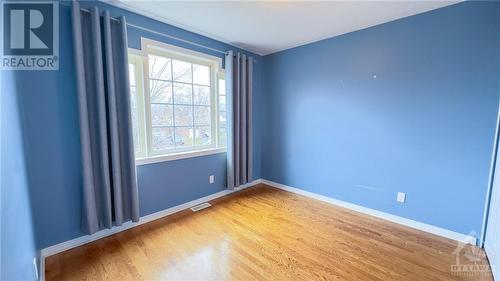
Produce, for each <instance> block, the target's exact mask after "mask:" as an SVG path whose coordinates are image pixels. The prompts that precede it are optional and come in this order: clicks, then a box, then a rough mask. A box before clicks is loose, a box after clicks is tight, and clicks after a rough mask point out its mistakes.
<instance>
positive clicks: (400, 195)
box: [397, 192, 406, 203]
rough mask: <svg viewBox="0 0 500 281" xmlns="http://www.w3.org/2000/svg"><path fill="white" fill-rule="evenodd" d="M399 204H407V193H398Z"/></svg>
mask: <svg viewBox="0 0 500 281" xmlns="http://www.w3.org/2000/svg"><path fill="white" fill-rule="evenodd" d="M397 200H398V202H399V203H404V202H406V193H404V192H398V199H397Z"/></svg>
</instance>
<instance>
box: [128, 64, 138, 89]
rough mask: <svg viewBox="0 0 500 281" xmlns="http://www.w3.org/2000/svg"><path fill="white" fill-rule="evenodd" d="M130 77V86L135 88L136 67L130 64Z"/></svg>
mask: <svg viewBox="0 0 500 281" xmlns="http://www.w3.org/2000/svg"><path fill="white" fill-rule="evenodd" d="M128 77H129V80H130V86H135V85H136V82H135V65H133V64H131V63H129V65H128Z"/></svg>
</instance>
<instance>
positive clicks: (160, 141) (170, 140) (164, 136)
mask: <svg viewBox="0 0 500 281" xmlns="http://www.w3.org/2000/svg"><path fill="white" fill-rule="evenodd" d="M151 142H152V147H153V150H165V149H170V148H173V147H174V135H173V128H153V129H152V139H151Z"/></svg>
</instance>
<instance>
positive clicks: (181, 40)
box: [59, 1, 257, 62]
mask: <svg viewBox="0 0 500 281" xmlns="http://www.w3.org/2000/svg"><path fill="white" fill-rule="evenodd" d="M68 2H69V1H68ZM68 2H64V1H62V2H59V3H61V5H64V6H69V7H71V2H69V3H68ZM80 10H81V11H83V12H87V13H90V10H88V9H84V8H80ZM110 19H111V20H114V21H120V20H119V19H117V18H114V17H110ZM127 26H129V27H133V28H136V29H139V30H142V31H145V32H149V33H153V34H156V35H159V36H163V37H166V38H169V39H174V40H177V41H180V42H183V43H187V44H190V45H193V46H197V47H200V48H204V49H207V50H210V51H213V52H217V53H219V54H223V55H226V54H227V51H221V50H218V49H214V48H211V47H209V46H205V45H202V44H199V43H196V42H193V41H189V40H186V39H182V38H179V37H176V36H173V35H169V34H165V33H161V32H159V31H156V30H152V29H149V28H146V27H142V26H138V25H135V24H133V23H129V22H127ZM253 61H254V62H257V60H256V59H255V58H254V59H253Z"/></svg>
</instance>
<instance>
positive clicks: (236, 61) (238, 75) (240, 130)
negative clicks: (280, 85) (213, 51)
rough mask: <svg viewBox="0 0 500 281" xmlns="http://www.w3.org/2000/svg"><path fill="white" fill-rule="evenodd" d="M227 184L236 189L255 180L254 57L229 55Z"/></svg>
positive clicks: (226, 64) (227, 55) (227, 65)
mask: <svg viewBox="0 0 500 281" xmlns="http://www.w3.org/2000/svg"><path fill="white" fill-rule="evenodd" d="M225 68H226V92H227V93H226V94H227V97H226V98H227V101H226V103H227V104H228V108H227V115H228V116H227V136H228V138H227V139H228V143H227V184H228V188H230V189H234V188H236V187H238V186H240V185H242V184H245V183H248V182H250V181H252V167H253V157H252V150H253V148H252V72H253V58H252V57H249V56H246V55H244V54H240V53H236V54H234V53H233V51H229V52H227V53H226V59H225Z"/></svg>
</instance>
